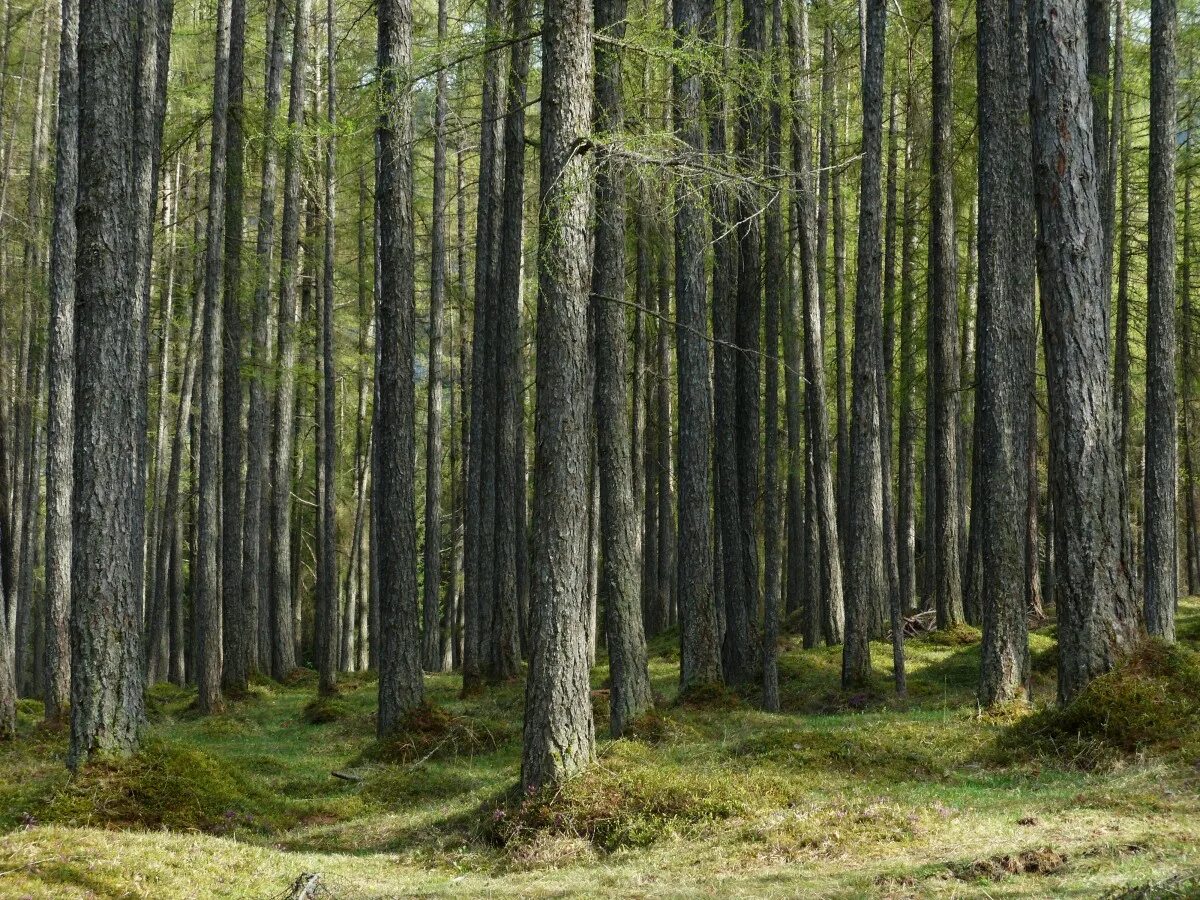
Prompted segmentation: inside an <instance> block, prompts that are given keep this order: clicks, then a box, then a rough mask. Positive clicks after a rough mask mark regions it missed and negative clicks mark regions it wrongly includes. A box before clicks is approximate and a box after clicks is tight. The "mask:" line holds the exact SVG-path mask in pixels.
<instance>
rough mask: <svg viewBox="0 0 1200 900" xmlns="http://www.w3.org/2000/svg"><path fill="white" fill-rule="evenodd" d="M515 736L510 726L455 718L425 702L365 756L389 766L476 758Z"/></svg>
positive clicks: (459, 717)
mask: <svg viewBox="0 0 1200 900" xmlns="http://www.w3.org/2000/svg"><path fill="white" fill-rule="evenodd" d="M513 734H514V732H512V731H511V730H510V728H509V727H508V726H504V725H500V724H498V723H491V722H483V721H481V720H479V719H473V718H469V717H467V716H456V715H454V714H452V713H450V712H449V711H447V710H445V709H443V708H441V707H440V706H434V705H433V704H432V703H429V702H425V703H422V704H421V705H420V706H418V707H416V708H414V709H412V710H409V712H408V714H407V715H406V716H405V717H404V721H402V722H401V723H400V725H399V726H397V728H396V730H395V732H394V733H393V734H392V735H391V736H390V737H388V738H384V739H383V740H381V741H378V742H376V744H375V745H374V746H373V747H371V748H370V749H369V750H367V751H365V752H364V754H363V756H364V758H366V759H368V760H374V761H376V762H387V763H412V762H418V761H424V760H427V759H446V758H449V757H454V756H477V755H479V754H483V753H491V752H492V751H494V750H497V749H499V748H500V747H501V746H502V745H503V744H505V743H507V742H508V741H509V740H510V739H511V738H512V737H513Z"/></svg>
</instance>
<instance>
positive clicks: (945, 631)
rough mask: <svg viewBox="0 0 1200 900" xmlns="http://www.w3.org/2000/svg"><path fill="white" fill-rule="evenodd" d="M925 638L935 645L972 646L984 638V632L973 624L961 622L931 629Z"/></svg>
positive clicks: (928, 642)
mask: <svg viewBox="0 0 1200 900" xmlns="http://www.w3.org/2000/svg"><path fill="white" fill-rule="evenodd" d="M923 640H924V641H925V643H927V644H933V645H934V646H935V647H970V646H971V645H973V644H978V643H979V642H980V641H982V640H983V632H982V631H980V630H979V629H978V628H975V627H974V626H972V625H967V624H965V623H963V622H959V623H958V624H957V625H951V626H950V627H949V628H941V629H938V630H936V631H931V632H929V634H927V635H925V637H924V638H923Z"/></svg>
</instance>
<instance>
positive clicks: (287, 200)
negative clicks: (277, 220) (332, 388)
mask: <svg viewBox="0 0 1200 900" xmlns="http://www.w3.org/2000/svg"><path fill="white" fill-rule="evenodd" d="M308 17H309V0H296V15H295V20H294V22H295V25H294V30H293V33H292V77H291V88H290V91H289V94H288V138H287V145H286V148H285V150H284V161H283V222H282V226H281V230H280V239H281V243H280V252H279V337H278V341H277V349H276V354H277V356H276V358H277V365H278V372H277V375H276V388H275V416H274V419H275V441H274V445H273V452H272V454H271V465H272V474H273V476H274V477H273V478H272V490H271V619H272V621H271V635H272V639H273V646H272V648H271V674H272V675H274V676H275V677H276V678H283V677H284V676H285V675H287V674H288V673H289V672H291V671H292V669H294V668H296V633H295V626H294V620H293V615H292V574H293V573H292V469H293V465H294V456H295V450H296V437H295V421H296V313H297V309H296V290H297V281H298V280H299V278H300V270H299V264H298V263H299V252H300V215H301V213H302V212H303V211H304V200H303V198H302V197H301V195H300V176H301V168H302V166H303V161H302V159H301V154H302V152H303V144H302V137H301V135H300V132H301V131H302V130H303V128H304V94H305V81H306V72H307V63H306V59H307V55H308Z"/></svg>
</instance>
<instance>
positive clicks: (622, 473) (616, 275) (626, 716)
mask: <svg viewBox="0 0 1200 900" xmlns="http://www.w3.org/2000/svg"><path fill="white" fill-rule="evenodd" d="M625 14H626V3H625V0H600V2H599V3H597V4H596V12H595V25H596V33H597V34H598V35H601V36H603V37H605V38H611V39H612V40H613V41H614V43H611V44H610V43H607V42H601V43H598V44H597V46H596V110H595V115H596V126H595V127H596V132H597V134H598V135H599V136H600V139H601V140H604V139H606V138H607V139H608V140H611V141H614V142H615V141H616V140H618V139H619V136H620V133H621V130H622V129H623V128H624V125H625V120H624V110H623V107H622V103H621V50H620V47H619V43H620V42H621V40H622V39H623V38H624V35H625ZM625 178H626V172H625V167H624V165H623V164H622V159H621V156H620V152H619V147H618V146H617V145H616V144H615V143H613V144H611V145H610V148H609V151H608V152H607V153H606V154H605V155H604V156H603V158H602V159H601V160H600V162H599V164H598V171H597V173H596V198H595V220H596V237H595V261H594V264H593V268H592V284H591V288H592V314H593V317H594V320H595V332H596V350H595V355H596V361H595V365H596V440H597V445H598V448H597V453H598V456H599V466H600V545H601V566H602V570H601V575H600V577H601V590H602V592H603V596H604V599H605V603H606V611H605V622H606V628H607V636H608V654H609V665H610V668H611V672H612V692H611V700H610V704H609V705H610V709H611V713H610V721H609V727H610V730H611V732H612V735H613V737H620V736H621V734H622V733H623V732H624V731H625V728H626V726H627V725H628V724H629V723H630V722H632V721H633V720H634V719H636V718H637V717H638V716H639V715H641V714H642V713H643V712H645V711H646V710H647V709H648V708H649V707H650V706H651V705H652V703H653V698H652V696H651V693H650V675H649V671H648V669H647V662H646V639H645V633H644V631H643V627H642V608H641V591H640V588H641V584H640V578H639V574H640V573H639V570H640V567H641V560H640V559H639V555H638V535H637V530H638V526H639V522H638V517H637V515H636V514H635V512H634V505H633V504H634V498H633V459H632V449H633V443H632V437H631V435H630V419H629V413H628V410H629V383H628V381H627V376H626V371H627V366H628V363H627V359H628V337H627V335H626V321H625V319H626V315H625Z"/></svg>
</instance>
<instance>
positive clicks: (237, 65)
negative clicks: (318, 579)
mask: <svg viewBox="0 0 1200 900" xmlns="http://www.w3.org/2000/svg"><path fill="white" fill-rule="evenodd" d="M245 56H246V0H232V4H231V7H230V21H229V78H228V91H229V100H228V103H227V104H226V110H227V112H226V124H225V131H226V141H225V233H224V242H225V272H224V281H225V287H224V294H223V297H222V303H221V316H222V331H223V340H222V342H221V350H222V354H223V357H222V364H221V595H222V600H221V609H222V615H223V618H222V620H221V622H222V632H223V644H224V666H223V669H222V675H221V683H222V684H223V685H224V686H225V688H226V689H227V690H232V691H243V690H245V688H246V686H247V685H248V684H249V681H250V672H251V671H252V670H253V668H254V660H255V658H256V657H257V655H258V609H257V604H256V605H255V606H254V607H251V606H250V605H249V603H248V602H247V599H248V598H247V597H246V595H245V593H244V592H243V591H242V524H243V520H242V500H243V484H242V460H243V437H244V435H243V432H242V427H243V426H242V393H243V388H242V241H243V239H244V235H243V233H242V231H243V228H244V219H243V216H242V212H243V208H244V207H243V198H244V183H245V164H244V157H245V153H244V146H243V144H244V141H245V138H244V132H245V122H244V120H245V117H246V110H245V106H244V104H243V93H244V84H243V82H244V69H245V64H244V62H245ZM251 537H252V538H253V537H255V535H254V534H252V535H251Z"/></svg>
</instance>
